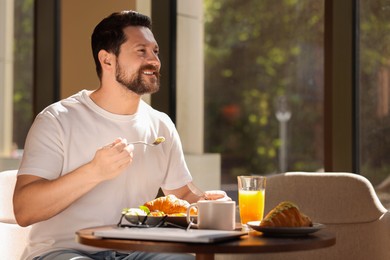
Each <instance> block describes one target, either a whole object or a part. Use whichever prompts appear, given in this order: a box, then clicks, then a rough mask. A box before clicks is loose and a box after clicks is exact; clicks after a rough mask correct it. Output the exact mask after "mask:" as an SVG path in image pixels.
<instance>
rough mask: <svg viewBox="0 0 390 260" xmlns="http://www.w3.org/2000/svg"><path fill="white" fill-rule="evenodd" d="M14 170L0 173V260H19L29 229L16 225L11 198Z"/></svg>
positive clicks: (14, 177) (14, 181)
mask: <svg viewBox="0 0 390 260" xmlns="http://www.w3.org/2000/svg"><path fill="white" fill-rule="evenodd" d="M16 173H17V171H16V170H9V171H4V172H0V252H1V253H0V256H1V259H12V260H13V259H20V257H21V255H22V253H23V250H24V248H25V246H26V241H27V237H28V234H29V232H30V228H29V227H27V228H23V227H20V226H19V225H18V224H16V221H15V217H14V212H13V205H12V196H13V192H14V187H15V183H16Z"/></svg>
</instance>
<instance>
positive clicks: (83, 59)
mask: <svg viewBox="0 0 390 260" xmlns="http://www.w3.org/2000/svg"><path fill="white" fill-rule="evenodd" d="M135 7H136V4H135V0H116V1H109V0H82V1H78V0H66V1H65V0H63V1H61V35H60V38H61V43H60V46H61V54H60V55H61V56H60V57H61V58H60V59H61V61H60V62H61V73H60V74H61V79H60V84H61V94H60V97H61V98H65V97H68V96H70V95H72V94H74V93H76V92H78V91H80V90H81V89H95V88H97V87H98V86H99V80H98V77H97V75H96V72H95V63H94V61H93V57H92V51H91V47H90V46H91V45H90V39H91V34H92V31H93V29H94V28H95V26H96V25H97V24H98V23H99V22H100V21H101V20H102V19H103V18H104V17H106V16H108V15H110V14H111V13H113V12H116V11H120V10H135Z"/></svg>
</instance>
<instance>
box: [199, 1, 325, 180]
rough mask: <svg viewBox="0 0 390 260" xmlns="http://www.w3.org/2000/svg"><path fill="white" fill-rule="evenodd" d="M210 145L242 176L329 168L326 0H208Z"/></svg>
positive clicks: (230, 176) (228, 175)
mask: <svg viewBox="0 0 390 260" xmlns="http://www.w3.org/2000/svg"><path fill="white" fill-rule="evenodd" d="M204 9H205V11H204V12H205V111H206V112H205V150H206V152H212V153H221V155H222V183H223V184H229V183H232V184H233V183H234V184H235V183H236V182H237V180H236V176H237V175H245V174H270V173H278V172H284V171H292V170H294V171H300V170H302V171H318V170H321V169H322V168H323V160H324V155H323V150H324V145H323V114H324V112H323V89H324V83H323V82H324V77H323V75H324V73H323V67H324V66H323V64H324V58H323V52H324V48H323V46H324V41H323V38H324V1H311V0H301V1H297V0H285V1H271V0H268V1H251V0H246V1H243V0H230V1H223V0H219V1H216V0H204Z"/></svg>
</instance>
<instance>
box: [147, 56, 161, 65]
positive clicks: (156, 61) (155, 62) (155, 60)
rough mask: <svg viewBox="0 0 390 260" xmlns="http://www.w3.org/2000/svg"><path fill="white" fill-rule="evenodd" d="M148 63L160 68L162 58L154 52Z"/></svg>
mask: <svg viewBox="0 0 390 260" xmlns="http://www.w3.org/2000/svg"><path fill="white" fill-rule="evenodd" d="M147 60H148V63H149V64H152V65H154V66H157V67H158V68H160V65H161V62H160V58H159V57H158V54H156V53H154V52H152V53H150V54H149V55H148V59H147Z"/></svg>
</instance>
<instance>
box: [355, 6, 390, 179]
mask: <svg viewBox="0 0 390 260" xmlns="http://www.w3.org/2000/svg"><path fill="white" fill-rule="evenodd" d="M359 9H360V26H359V27H360V28H359V32H360V39H359V71H358V73H359V81H360V86H359V91H360V95H359V96H360V98H359V100H358V105H359V130H360V131H359V133H360V135H359V143H360V158H359V159H360V160H359V163H360V169H361V172H362V175H365V176H367V177H368V178H369V179H370V180H371V182H372V183H373V184H374V185H377V184H380V183H381V182H382V181H383V180H384V179H386V177H387V176H389V172H390V157H389V154H390V20H389V19H388V18H389V15H390V2H389V1H386V0H370V1H360V8H359Z"/></svg>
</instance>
